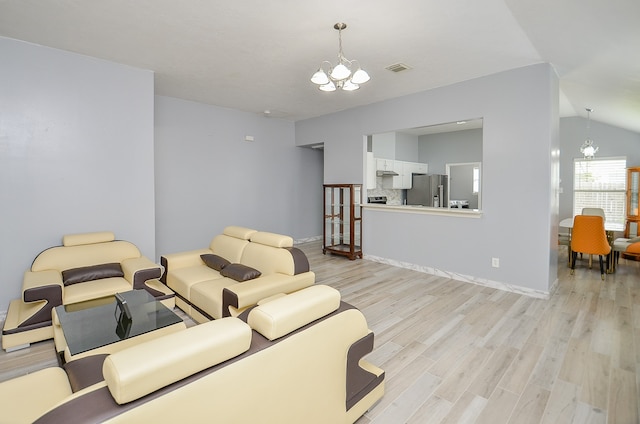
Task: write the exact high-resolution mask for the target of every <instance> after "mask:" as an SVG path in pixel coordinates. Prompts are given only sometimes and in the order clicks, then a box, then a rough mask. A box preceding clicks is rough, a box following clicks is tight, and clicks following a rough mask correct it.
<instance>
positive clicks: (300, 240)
mask: <svg viewBox="0 0 640 424" xmlns="http://www.w3.org/2000/svg"><path fill="white" fill-rule="evenodd" d="M318 240H322V236H313V237H307V238H302V239H297V240H294V241H293V244H302V243H311V242H312V241H318Z"/></svg>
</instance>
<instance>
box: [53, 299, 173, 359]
mask: <svg viewBox="0 0 640 424" xmlns="http://www.w3.org/2000/svg"><path fill="white" fill-rule="evenodd" d="M120 294H121V295H122V297H123V298H124V299H126V301H127V304H128V305H129V310H130V311H131V319H130V320H129V319H126V317H124V316H122V314H121V313H120V309H118V308H117V304H116V300H115V297H113V298H112V300H111V302H110V303H107V304H105V305H102V306H96V307H90V308H87V309H78V307H77V305H62V306H56V308H55V309H56V314H57V315H58V320H59V321H60V326H61V327H62V332H63V333H64V337H65V339H66V341H67V346H68V348H69V351H70V353H71V355H77V354H79V353H82V352H86V351H89V350H92V349H97V348H99V347H102V346H106V345H108V344H111V343H116V342H119V341H121V340H124V339H128V338H131V337H135V336H139V335H141V334H144V333H148V332H150V331H154V330H158V329H160V328H164V327H168V326H170V325H174V324H178V323H180V322H182V319H181V318H180V317H179V316H178V315H176V314H175V313H174V312H173V311H171V310H170V309H169V308H167V307H166V306H164V305H163V304H162V303H160V302H159V301H156V300H155V298H154V297H153V296H151V295H150V294H149V293H148V292H147V291H146V290H131V291H128V292H123V293H120Z"/></svg>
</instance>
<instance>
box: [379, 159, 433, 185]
mask: <svg viewBox="0 0 640 424" xmlns="http://www.w3.org/2000/svg"><path fill="white" fill-rule="evenodd" d="M387 160H388V159H387ZM391 170H392V171H394V172H396V173H397V174H398V175H396V176H393V177H385V178H383V181H382V187H383V188H388V189H410V188H411V186H412V179H411V176H412V174H426V173H427V164H426V163H418V162H405V161H400V160H394V161H393V165H392V167H391Z"/></svg>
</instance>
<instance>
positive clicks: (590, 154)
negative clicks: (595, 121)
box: [580, 108, 598, 159]
mask: <svg viewBox="0 0 640 424" xmlns="http://www.w3.org/2000/svg"><path fill="white" fill-rule="evenodd" d="M585 110H586V111H587V139H586V140H585V141H584V143H582V146H580V152H581V153H582V154H583V155H584V158H585V159H593V158H594V156H595V155H596V153H597V152H598V147H597V146H594V145H593V140H591V138H589V129H590V128H591V112H593V109H591V108H586V109H585Z"/></svg>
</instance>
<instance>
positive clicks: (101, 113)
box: [0, 37, 155, 311]
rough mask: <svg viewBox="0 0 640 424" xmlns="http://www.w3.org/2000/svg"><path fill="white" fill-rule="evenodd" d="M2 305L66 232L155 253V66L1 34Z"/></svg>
mask: <svg viewBox="0 0 640 424" xmlns="http://www.w3.org/2000/svg"><path fill="white" fill-rule="evenodd" d="M0 57H1V58H2V59H1V60H2V65H1V66H0V311H6V309H7V307H8V304H9V301H10V300H11V299H13V298H18V297H19V295H20V290H21V285H22V275H23V273H24V271H26V270H27V269H28V268H29V267H30V266H31V262H32V261H33V259H34V258H35V256H36V255H37V254H38V253H39V252H40V251H42V250H43V249H45V248H47V247H50V246H54V245H59V244H60V243H61V241H62V236H63V235H64V234H68V233H80V232H90V231H102V230H111V231H114V232H115V234H116V237H117V238H120V239H125V240H129V241H132V242H134V243H135V244H136V245H137V246H138V247H140V249H141V250H142V252H143V254H145V255H147V256H149V257H151V258H153V257H154V256H155V222H154V187H153V184H154V183H153V172H154V171H153V73H152V72H149V71H144V70H139V69H133V68H130V67H127V66H123V65H118V64H114V63H110V62H106V61H102V60H98V59H93V58H90V57H86V56H80V55H77V54H73V53H68V52H64V51H61V50H55V49H50V48H45V47H41V46H37V45H33V44H29V43H24V42H21V41H16V40H11V39H7V38H1V37H0Z"/></svg>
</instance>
